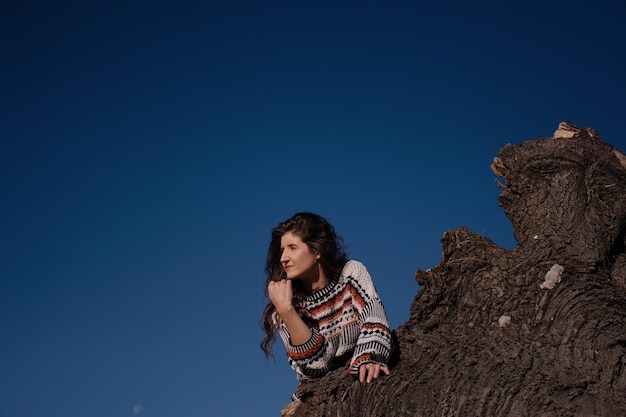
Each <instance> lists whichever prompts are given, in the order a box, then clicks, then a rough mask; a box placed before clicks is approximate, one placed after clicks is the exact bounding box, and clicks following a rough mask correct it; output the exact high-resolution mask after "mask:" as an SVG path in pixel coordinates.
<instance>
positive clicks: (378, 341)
mask: <svg viewBox="0 0 626 417" xmlns="http://www.w3.org/2000/svg"><path fill="white" fill-rule="evenodd" d="M346 267H347V268H350V269H349V270H348V271H346V273H348V274H349V276H351V277H352V279H353V281H352V285H353V287H354V293H353V298H354V306H355V308H356V309H357V312H358V314H359V317H360V320H359V322H360V325H361V329H360V332H359V336H358V339H357V342H356V346H355V349H354V354H353V355H352V360H351V361H350V373H351V374H353V375H357V374H358V373H359V367H360V366H361V365H363V364H366V363H380V364H384V365H386V364H387V363H388V362H389V358H390V357H391V352H392V349H393V346H392V337H391V330H390V328H389V322H388V321H387V314H386V313H385V307H384V305H383V303H382V301H381V300H380V297H379V295H378V293H377V292H376V288H375V287H374V283H373V281H372V278H371V277H370V275H369V273H368V272H367V269H366V268H365V266H364V265H363V264H361V263H360V262H356V261H351V262H350V263H349V265H347V266H346Z"/></svg>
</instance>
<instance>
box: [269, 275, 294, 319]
mask: <svg viewBox="0 0 626 417" xmlns="http://www.w3.org/2000/svg"><path fill="white" fill-rule="evenodd" d="M267 293H268V295H269V297H270V301H271V302H272V304H274V307H276V311H277V312H278V314H280V315H281V316H282V315H283V314H284V313H285V312H288V311H290V310H291V309H293V304H292V300H293V288H292V287H291V281H289V280H287V279H283V280H281V281H270V283H269V284H268V286H267Z"/></svg>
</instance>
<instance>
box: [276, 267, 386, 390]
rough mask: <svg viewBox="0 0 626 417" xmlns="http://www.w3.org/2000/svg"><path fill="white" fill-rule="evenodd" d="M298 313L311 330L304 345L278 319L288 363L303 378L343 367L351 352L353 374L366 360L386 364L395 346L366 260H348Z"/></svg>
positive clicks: (300, 379)
mask: <svg viewBox="0 0 626 417" xmlns="http://www.w3.org/2000/svg"><path fill="white" fill-rule="evenodd" d="M299 314H300V315H301V316H302V318H303V319H304V322H305V323H307V325H308V326H309V328H310V329H311V333H312V335H311V338H310V339H309V340H308V341H307V342H306V343H304V344H302V345H298V346H294V345H292V344H291V340H290V338H289V332H288V331H287V327H286V326H285V325H284V324H283V323H282V322H280V320H277V321H278V322H280V324H279V326H278V333H279V335H280V337H281V339H282V340H283V342H284V344H285V347H286V349H287V357H288V359H289V364H290V365H291V367H292V368H293V369H294V370H295V371H296V375H297V377H298V380H299V381H305V380H307V379H311V378H319V377H321V376H324V375H325V374H327V373H328V372H329V371H332V370H333V369H335V368H337V367H339V366H342V365H343V363H341V362H339V361H338V359H339V358H345V357H346V356H348V355H350V357H351V359H350V373H351V374H353V375H358V372H359V367H360V366H361V365H363V364H366V363H381V364H387V363H388V361H389V358H390V356H391V352H392V349H393V346H392V337H391V330H390V329H389V323H388V321H387V315H386V313H385V307H384V306H383V303H382V301H381V300H380V297H379V296H378V293H377V292H376V288H375V287H374V283H373V282H372V278H371V277H370V275H369V273H368V272H367V269H366V268H365V266H364V265H363V264H362V263H360V262H358V261H354V260H350V261H348V262H346V264H345V265H344V267H343V270H342V271H341V274H339V275H338V276H335V277H333V279H331V280H330V282H329V283H328V285H326V286H325V287H324V288H322V289H321V290H319V291H316V292H315V293H313V294H311V295H310V296H308V297H306V298H305V299H304V303H303V305H302V306H301V307H300V308H299ZM275 319H277V316H275Z"/></svg>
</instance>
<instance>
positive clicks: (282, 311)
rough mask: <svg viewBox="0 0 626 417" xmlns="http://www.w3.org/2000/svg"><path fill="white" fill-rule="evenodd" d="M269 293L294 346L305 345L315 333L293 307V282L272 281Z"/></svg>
mask: <svg viewBox="0 0 626 417" xmlns="http://www.w3.org/2000/svg"><path fill="white" fill-rule="evenodd" d="M267 293H268V295H269V297H270V301H271V302H272V304H274V307H276V312H277V313H278V315H279V316H280V318H281V319H283V322H284V323H285V326H287V331H288V332H289V339H291V343H292V344H293V345H294V346H299V345H303V344H305V343H306V342H308V341H309V340H310V339H311V336H312V335H313V332H312V330H311V329H309V326H307V325H306V323H305V322H304V321H303V320H302V318H301V317H300V315H299V314H298V312H297V311H296V309H295V307H294V306H293V288H292V286H291V281H289V280H286V279H283V280H282V281H271V282H270V283H269V284H268V285H267Z"/></svg>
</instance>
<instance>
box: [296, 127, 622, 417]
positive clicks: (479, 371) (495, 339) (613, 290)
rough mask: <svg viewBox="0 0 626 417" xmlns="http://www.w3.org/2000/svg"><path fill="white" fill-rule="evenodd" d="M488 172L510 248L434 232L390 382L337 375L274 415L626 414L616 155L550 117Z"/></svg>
mask: <svg viewBox="0 0 626 417" xmlns="http://www.w3.org/2000/svg"><path fill="white" fill-rule="evenodd" d="M492 170H493V171H494V173H495V174H496V175H498V176H499V177H501V178H502V180H503V181H504V183H505V185H502V184H500V187H501V188H502V194H501V195H500V198H499V202H500V205H501V206H502V208H503V209H504V211H505V213H506V215H507V216H508V217H509V218H510V220H511V222H512V225H513V231H514V236H515V238H516V240H517V242H518V247H517V248H516V249H515V250H505V249H503V248H500V247H498V246H497V245H496V244H494V243H493V242H492V241H490V240H489V239H487V238H485V237H482V236H480V235H479V234H477V233H473V232H470V231H468V230H467V229H466V228H460V229H459V230H456V231H454V230H450V231H447V232H445V234H444V236H443V238H442V240H441V244H442V247H443V258H442V260H441V261H440V262H439V263H438V264H437V265H436V266H435V267H434V268H433V269H430V270H428V271H421V270H418V271H417V272H416V276H415V278H416V279H417V281H418V283H420V285H421V287H420V289H419V292H418V293H417V295H416V297H415V300H414V302H413V304H412V306H411V314H410V318H409V320H408V321H407V322H406V323H405V324H404V325H402V326H400V327H399V328H398V329H396V332H395V333H396V335H397V341H398V345H399V360H398V361H397V363H396V364H395V366H393V369H392V373H391V375H390V376H387V377H382V378H380V379H378V380H376V381H374V382H373V383H371V384H361V383H359V382H358V381H356V380H354V379H353V378H352V377H350V376H349V375H348V374H347V371H346V369H345V368H344V369H338V370H336V371H334V372H331V373H330V374H328V375H326V376H325V377H324V378H321V379H320V380H318V381H315V382H313V383H310V384H307V385H304V386H300V387H299V388H298V393H299V395H300V396H301V398H302V401H301V403H295V404H291V405H290V409H285V410H284V415H293V416H296V417H331V416H332V417H340V416H341V417H347V416H359V417H375V416H376V417H378V416H387V417H394V416H402V417H404V416H424V417H432V416H486V417H492V416H493V417H495V416H524V417H527V416H542V417H547V416H567V417H571V416H577V417H591V416H624V415H626V284H625V282H626V250H625V247H626V242H625V239H626V158H625V157H624V156H623V155H622V154H621V153H619V151H617V149H615V148H614V147H613V146H611V145H610V144H608V143H607V142H605V141H603V140H602V139H600V138H599V137H598V135H597V133H596V132H595V131H594V130H592V129H586V130H583V129H580V128H578V127H576V126H574V125H572V124H569V123H561V124H560V125H559V129H558V130H557V131H556V132H555V134H554V137H551V138H542V139H538V140H534V141H527V142H524V143H522V144H521V145H516V146H514V145H506V146H505V147H504V148H502V149H501V150H500V152H499V155H498V158H496V159H495V160H494V164H493V165H492Z"/></svg>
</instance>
